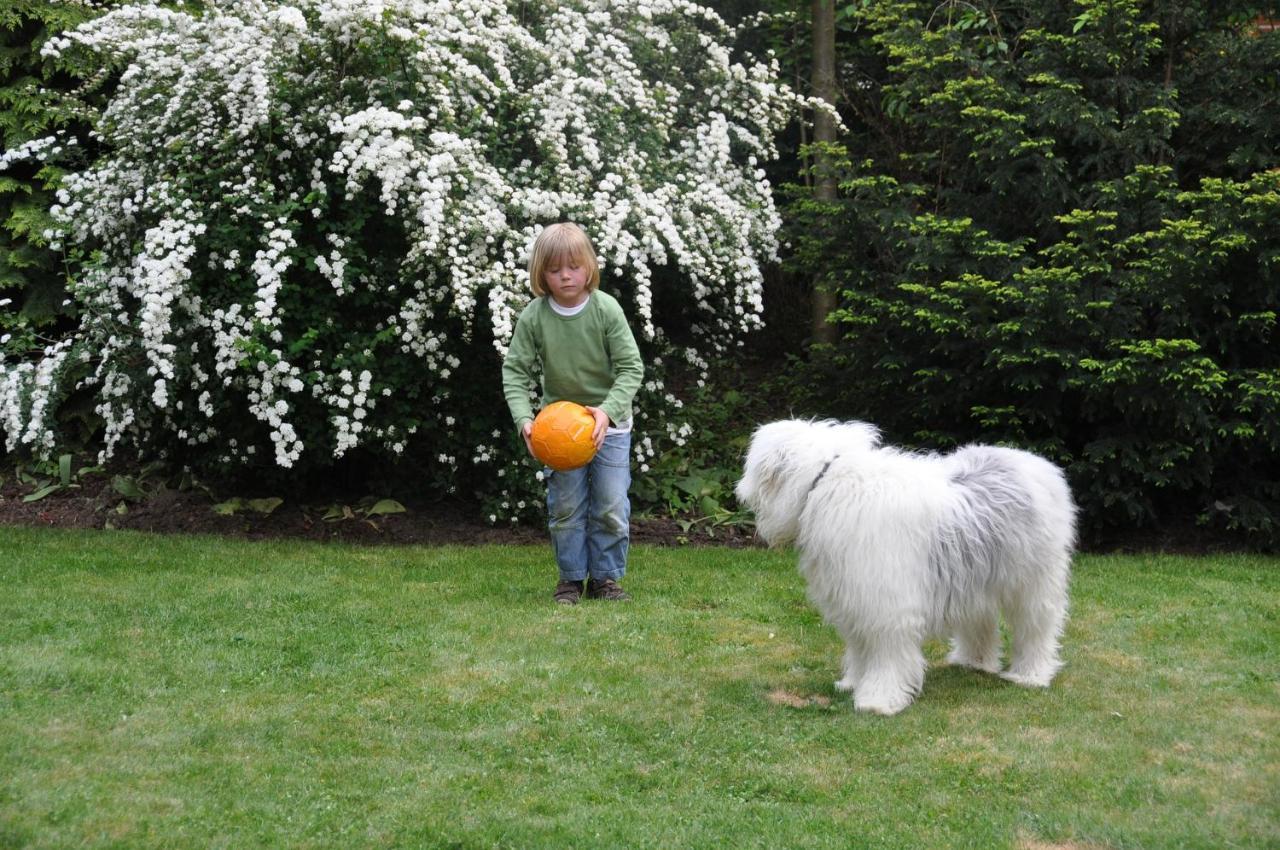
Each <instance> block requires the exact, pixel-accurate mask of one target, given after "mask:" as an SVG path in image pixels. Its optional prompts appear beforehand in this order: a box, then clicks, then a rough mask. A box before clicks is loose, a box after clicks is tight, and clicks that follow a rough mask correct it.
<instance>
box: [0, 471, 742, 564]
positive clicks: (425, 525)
mask: <svg viewBox="0 0 1280 850" xmlns="http://www.w3.org/2000/svg"><path fill="white" fill-rule="evenodd" d="M34 491H35V488H34V485H32V484H30V483H28V482H22V481H19V480H18V479H16V478H15V476H14V475H13V474H9V475H6V476H5V477H4V480H3V482H2V483H0V525H17V526H33V527H50V528H99V529H103V528H105V529H113V528H114V529H133V530H137V531H149V532H158V533H167V534H215V535H224V536H228V537H238V538H249V539H279V538H286V539H298V540H317V541H321V540H326V541H327V540H332V541H342V542H351V543H361V544H420V545H449V544H454V545H477V544H513V545H516V544H541V543H546V542H547V532H546V529H545V528H543V527H541V526H539V525H522V526H511V525H505V526H504V525H498V526H494V525H489V524H487V523H485V522H483V521H482V520H481V519H480V515H479V510H478V509H477V508H476V507H475V506H474V505H468V504H466V503H464V502H461V501H456V502H446V501H435V502H431V501H422V502H414V501H405V500H402V502H403V504H404V506H405V508H406V511H405V512H404V513H398V514H388V515H383V516H372V517H365V516H363V512H362V511H361V510H360V508H359V506H358V505H357V499H352V500H351V501H350V502H349V503H347V504H346V506H347V507H348V508H350V509H351V510H350V512H349V514H344V515H343V516H342V517H341V518H337V519H335V518H330V519H328V520H326V519H324V517H325V515H326V513H329V512H330V511H331V510H332V509H333V508H334V507H335V505H336V506H337V507H338V508H339V509H340V508H341V507H342V506H343V500H337V501H335V500H333V499H327V500H325V501H324V502H316V503H309V502H308V501H307V499H306V498H305V497H301V496H299V497H290V496H289V494H283V496H284V502H283V503H282V504H280V506H279V507H277V508H275V509H274V510H273V511H271V512H270V513H269V514H263V513H260V512H258V511H255V510H253V509H252V508H248V507H245V508H242V509H240V510H237V511H236V512H235V513H234V514H231V515H223V514H219V513H217V512H216V511H215V510H214V505H215V503H216V502H215V500H214V498H212V497H211V496H210V495H209V494H208V493H206V492H205V491H203V490H199V489H190V490H177V489H171V488H169V487H164V486H160V487H155V488H148V491H147V492H146V494H145V495H144V496H142V497H141V498H133V499H128V498H125V496H123V495H122V494H121V493H119V492H118V491H117V489H116V488H115V487H114V486H113V485H112V475H111V473H93V474H90V475H86V476H84V477H83V478H82V479H81V480H79V481H78V482H77V483H76V485H75V486H73V487H72V488H66V489H59V490H57V491H56V492H53V493H50V494H48V495H46V496H44V497H43V498H40V499H38V500H34V501H26V498H27V497H28V496H30V495H31V494H32V493H33V492H34ZM357 498H358V497H357ZM631 540H632V542H633V543H651V544H657V545H668V546H682V545H716V546H735V547H743V546H756V545H760V544H759V541H758V540H757V539H756V537H755V535H754V533H753V531H752V530H751V528H749V527H743V526H732V525H723V526H719V527H715V528H709V527H708V523H706V522H700V523H692V524H691V523H689V522H685V523H683V524H682V523H681V521H680V520H678V519H676V518H674V517H640V516H633V517H632V523H631Z"/></svg>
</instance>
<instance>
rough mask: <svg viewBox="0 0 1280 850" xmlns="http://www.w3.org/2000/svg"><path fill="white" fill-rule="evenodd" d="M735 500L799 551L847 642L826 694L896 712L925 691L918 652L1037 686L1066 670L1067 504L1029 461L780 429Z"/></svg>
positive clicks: (1071, 516)
mask: <svg viewBox="0 0 1280 850" xmlns="http://www.w3.org/2000/svg"><path fill="white" fill-rule="evenodd" d="M737 494H738V498H739V500H741V501H742V502H743V503H744V504H746V505H747V506H749V507H750V508H751V509H752V510H753V511H754V512H755V516H756V529H757V532H758V533H759V535H760V536H761V537H762V538H764V539H765V540H766V541H767V542H768V543H769V544H770V545H772V546H787V545H791V544H794V545H795V546H796V548H797V549H798V550H799V553H800V560H799V569H800V573H801V575H802V576H804V579H805V581H806V583H807V586H808V594H809V598H810V599H811V600H812V601H813V604H814V605H815V606H816V607H817V608H818V610H819V611H820V612H821V613H822V615H823V617H824V618H825V619H826V620H827V622H829V623H831V625H833V626H834V627H835V628H836V630H837V631H839V633H840V636H841V638H843V640H844V644H845V652H844V662H843V671H842V672H843V675H842V676H841V678H840V680H839V681H837V682H836V687H837V688H838V689H840V690H843V691H852V692H853V701H854V705H855V706H856V707H857V708H858V709H860V710H864V711H873V712H877V713H879V714H896V713H897V712H899V711H901V710H902V709H904V708H906V707H907V706H908V705H910V704H911V702H912V700H913V699H914V698H915V696H916V695H917V694H918V693H919V691H920V687H921V685H922V684H923V682H924V672H925V658H924V654H923V652H922V651H921V645H922V643H923V642H924V640H925V639H926V638H928V637H930V636H940V637H947V638H950V639H951V641H952V648H951V653H950V655H949V656H948V657H947V660H948V662H950V663H952V664H959V665H964V666H968V667H973V668H976V669H978V670H985V671H987V672H990V673H1000V671H1001V646H1000V631H999V615H1000V614H1001V613H1003V614H1004V617H1005V620H1006V622H1007V623H1008V625H1009V629H1010V632H1011V656H1012V657H1011V659H1010V665H1009V668H1008V669H1007V670H1005V671H1004V672H1003V673H1001V675H1002V676H1003V677H1004V678H1005V679H1008V680H1009V681H1011V682H1015V683H1017V684H1019V685H1026V686H1032V687H1047V686H1048V685H1049V682H1050V681H1051V680H1052V679H1053V677H1054V674H1055V673H1057V671H1058V669H1059V668H1060V667H1061V666H1062V665H1061V662H1060V661H1059V658H1058V641H1059V638H1060V637H1061V635H1062V628H1063V624H1064V622H1065V620H1066V615H1067V583H1068V579H1069V574H1070V570H1071V553H1072V549H1073V547H1074V545H1075V505H1074V503H1073V501H1072V499H1071V491H1070V489H1069V488H1068V487H1067V482H1066V479H1065V477H1064V476H1063V474H1062V471H1061V470H1060V469H1059V468H1058V467H1056V466H1054V465H1053V464H1051V463H1049V462H1048V461H1046V460H1044V459H1043V458H1040V457H1038V456H1036V455H1033V454H1030V453H1028V452H1023V451H1018V450H1016V449H1006V448H997V447H995V446H981V445H973V446H966V447H964V448H961V449H958V450H957V451H955V452H953V453H951V454H949V455H933V454H916V453H912V452H906V451H901V450H898V449H893V448H887V447H883V446H881V445H880V434H879V432H878V431H877V429H876V428H875V427H873V426H871V425H867V424H865V423H862V422H831V421H825V422H814V421H804V420H784V421H781V422H773V423H770V424H768V425H764V426H762V427H761V428H760V429H758V430H757V431H756V432H755V435H754V436H753V437H752V439H751V447H750V449H749V450H748V452H747V460H746V469H745V471H744V475H743V478H742V480H741V481H740V482H739V483H738V486H737Z"/></svg>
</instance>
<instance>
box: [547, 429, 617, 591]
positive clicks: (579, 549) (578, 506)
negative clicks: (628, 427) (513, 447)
mask: <svg viewBox="0 0 1280 850" xmlns="http://www.w3.org/2000/svg"><path fill="white" fill-rule="evenodd" d="M630 486H631V432H630V431H622V432H620V433H611V434H608V435H607V436H606V437H605V438H604V445H603V446H601V447H600V451H598V452H596V456H595V457H594V458H592V459H591V463H589V464H587V465H586V466H583V467H579V468H578V469H573V470H570V471H569V472H554V471H553V472H551V477H550V479H549V480H548V482H547V517H548V522H547V527H548V528H549V529H550V530H551V548H552V549H553V550H554V551H555V556H556V566H557V567H559V569H560V580H561V581H582V580H583V579H585V578H587V577H588V576H590V577H591V578H593V579H596V580H597V581H601V580H603V579H607V578H611V579H614V580H617V579H620V578H622V576H623V575H624V574H625V573H626V571H627V549H628V547H629V546H630V544H631V500H630V498H629V497H628V496H627V488H628V487H630Z"/></svg>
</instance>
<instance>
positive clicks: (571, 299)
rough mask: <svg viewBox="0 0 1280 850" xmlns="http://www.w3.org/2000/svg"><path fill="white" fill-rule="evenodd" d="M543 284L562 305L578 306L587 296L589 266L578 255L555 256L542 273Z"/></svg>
mask: <svg viewBox="0 0 1280 850" xmlns="http://www.w3.org/2000/svg"><path fill="white" fill-rule="evenodd" d="M542 285H543V286H544V287H545V288H546V290H547V292H550V293H551V297H552V298H554V299H555V300H556V303H557V304H559V305H560V306H561V307H577V306H578V305H579V304H581V303H582V302H583V301H584V300H586V297H587V267H586V265H584V264H583V262H582V260H581V259H579V258H578V257H555V258H554V259H552V260H551V262H549V263H547V268H546V270H545V271H544V272H543V273H542Z"/></svg>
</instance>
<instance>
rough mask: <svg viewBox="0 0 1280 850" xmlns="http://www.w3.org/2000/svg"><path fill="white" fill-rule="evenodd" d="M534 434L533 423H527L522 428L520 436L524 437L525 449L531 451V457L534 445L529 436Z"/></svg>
mask: <svg viewBox="0 0 1280 850" xmlns="http://www.w3.org/2000/svg"><path fill="white" fill-rule="evenodd" d="M532 433H533V423H532V422H526V423H524V425H522V426H521V427H520V436H521V437H524V447H525V448H526V449H528V450H529V456H530V457H533V443H531V442H529V435H530V434H532Z"/></svg>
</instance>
